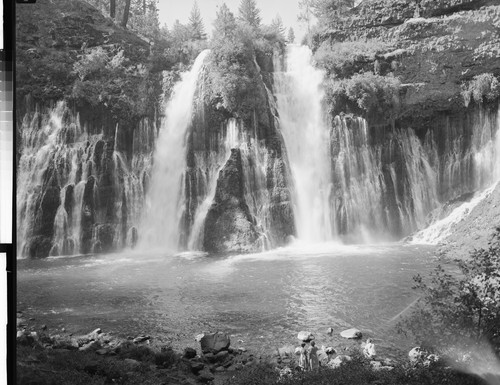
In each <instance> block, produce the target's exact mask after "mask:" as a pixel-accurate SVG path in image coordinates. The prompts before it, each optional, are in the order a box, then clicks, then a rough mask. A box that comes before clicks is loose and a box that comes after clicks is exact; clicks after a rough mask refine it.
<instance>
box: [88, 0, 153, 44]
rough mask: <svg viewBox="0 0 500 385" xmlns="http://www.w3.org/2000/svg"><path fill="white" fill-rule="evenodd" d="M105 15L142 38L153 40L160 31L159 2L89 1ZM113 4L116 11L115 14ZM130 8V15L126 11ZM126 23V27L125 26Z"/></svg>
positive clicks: (151, 0) (136, 0)
mask: <svg viewBox="0 0 500 385" xmlns="http://www.w3.org/2000/svg"><path fill="white" fill-rule="evenodd" d="M88 2H89V3H90V4H92V5H93V6H95V7H96V8H98V9H99V10H100V11H101V12H102V13H103V14H104V15H108V14H109V16H110V17H111V18H112V19H113V20H114V21H115V22H117V23H118V22H119V23H120V25H122V27H123V26H125V27H127V28H129V29H130V30H132V31H134V32H136V33H139V34H140V35H142V36H145V37H148V38H153V36H155V34H156V33H157V32H158V30H159V21H158V7H157V4H158V0H127V1H116V0H115V1H114V2H113V1H112V0H88ZM113 4H114V5H115V11H114V14H113V11H112V9H113ZM127 7H128V15H126V10H127ZM123 23H125V25H123Z"/></svg>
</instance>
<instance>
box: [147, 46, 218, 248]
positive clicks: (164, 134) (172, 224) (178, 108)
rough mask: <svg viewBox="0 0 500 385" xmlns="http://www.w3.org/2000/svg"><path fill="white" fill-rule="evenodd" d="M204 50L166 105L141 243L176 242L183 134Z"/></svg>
mask: <svg viewBox="0 0 500 385" xmlns="http://www.w3.org/2000/svg"><path fill="white" fill-rule="evenodd" d="M208 52H209V51H208V50H205V51H203V52H201V53H200V54H199V55H198V57H197V58H196V60H195V62H194V64H193V67H192V69H191V70H190V71H189V72H186V73H184V74H183V75H182V79H181V81H180V82H179V83H177V84H176V86H175V87H174V90H173V92H172V97H171V99H170V101H169V102H168V104H167V106H166V118H165V122H164V123H163V124H162V128H161V129H160V133H159V136H158V141H157V144H156V150H155V155H154V161H153V170H152V175H151V185H150V186H149V191H148V193H147V196H146V203H145V206H146V208H145V215H144V218H143V222H142V225H141V231H140V245H141V247H155V246H156V247H164V248H167V249H170V250H175V249H177V247H178V244H179V236H180V220H181V217H182V210H183V203H184V202H183V199H184V197H183V193H182V191H183V188H184V184H185V183H184V180H183V177H184V174H185V169H186V149H187V147H186V144H187V143H186V135H187V132H188V128H189V126H190V124H191V119H192V113H193V98H194V95H195V91H196V87H197V82H198V78H199V75H200V73H201V71H202V68H203V62H204V60H205V57H206V56H207V54H208Z"/></svg>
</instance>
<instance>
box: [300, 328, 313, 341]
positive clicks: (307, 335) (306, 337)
mask: <svg viewBox="0 0 500 385" xmlns="http://www.w3.org/2000/svg"><path fill="white" fill-rule="evenodd" d="M297 338H298V339H299V340H300V341H304V342H309V341H311V340H313V339H314V336H313V335H312V333H311V332H306V331H300V332H299V334H297Z"/></svg>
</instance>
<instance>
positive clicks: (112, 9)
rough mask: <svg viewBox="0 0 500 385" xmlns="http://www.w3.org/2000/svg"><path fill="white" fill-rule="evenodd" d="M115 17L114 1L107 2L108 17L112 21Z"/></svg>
mask: <svg viewBox="0 0 500 385" xmlns="http://www.w3.org/2000/svg"><path fill="white" fill-rule="evenodd" d="M115 16H116V0H109V17H111V18H112V19H114V18H115Z"/></svg>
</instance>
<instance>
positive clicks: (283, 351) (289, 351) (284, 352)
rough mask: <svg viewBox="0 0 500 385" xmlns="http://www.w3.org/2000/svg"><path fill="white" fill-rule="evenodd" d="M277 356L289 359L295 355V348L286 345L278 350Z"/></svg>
mask: <svg viewBox="0 0 500 385" xmlns="http://www.w3.org/2000/svg"><path fill="white" fill-rule="evenodd" d="M278 354H279V356H280V357H281V358H285V357H287V356H288V357H291V356H293V355H294V354H295V347H294V346H292V345H286V346H283V347H281V348H278Z"/></svg>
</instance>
